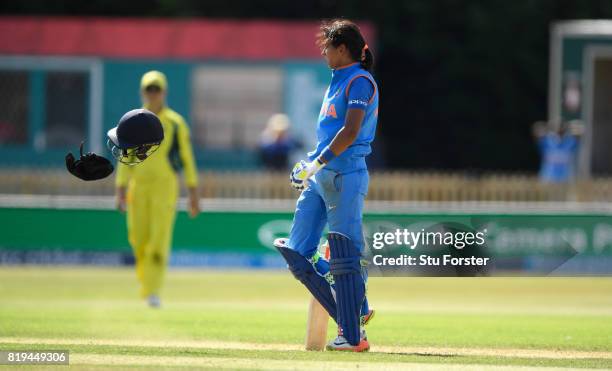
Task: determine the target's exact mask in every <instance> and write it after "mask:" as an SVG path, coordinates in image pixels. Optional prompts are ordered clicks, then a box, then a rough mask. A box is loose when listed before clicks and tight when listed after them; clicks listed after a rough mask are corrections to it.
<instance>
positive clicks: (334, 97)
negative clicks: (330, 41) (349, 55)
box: [308, 63, 378, 172]
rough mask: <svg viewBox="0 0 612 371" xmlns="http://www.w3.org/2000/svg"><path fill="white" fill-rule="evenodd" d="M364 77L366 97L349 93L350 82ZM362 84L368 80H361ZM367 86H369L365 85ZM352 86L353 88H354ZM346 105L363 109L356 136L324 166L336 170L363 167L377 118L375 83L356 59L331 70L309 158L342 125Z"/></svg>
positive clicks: (364, 167) (317, 153) (322, 147)
mask: <svg viewBox="0 0 612 371" xmlns="http://www.w3.org/2000/svg"><path fill="white" fill-rule="evenodd" d="M361 77H363V78H365V79H367V80H369V81H370V83H371V90H370V92H371V94H369V95H367V96H369V97H370V98H369V99H364V98H360V97H361V96H360V95H359V94H357V95H355V94H351V91H352V87H353V84H355V85H357V84H358V83H359V85H360V89H359V91H365V89H362V88H361V87H362V85H363V84H362V83H363V82H364V81H365V80H364V79H363V78H361ZM365 84H368V83H367V81H365ZM368 87H369V86H368ZM355 90H356V89H355ZM349 108H359V109H364V110H365V116H364V118H363V122H362V123H361V129H360V130H359V134H358V135H357V138H356V139H355V141H354V142H353V144H351V145H350V146H349V147H348V148H347V149H346V150H345V151H344V152H342V153H341V154H340V155H339V156H337V157H336V158H334V159H333V160H331V161H330V162H329V163H328V164H327V165H326V168H327V169H330V170H335V171H338V172H350V171H355V170H360V169H366V168H367V167H366V162H365V157H366V156H367V155H369V154H370V152H372V149H371V147H370V143H371V142H372V141H373V140H374V136H375V135H376V122H377V120H378V87H377V85H376V82H375V81H374V78H373V77H372V75H371V74H370V73H369V72H368V71H366V70H364V69H363V68H361V66H360V64H359V63H353V64H350V65H348V66H346V67H342V68H338V69H335V70H333V72H332V80H331V83H330V84H329V87H328V88H327V91H326V92H325V97H324V99H323V105H322V106H321V112H320V113H319V120H318V124H317V139H318V143H317V148H316V149H315V150H314V151H312V152H310V153H308V156H309V158H310V160H311V161H312V160H314V159H315V158H317V156H319V155H320V154H321V152H322V151H323V150H324V149H325V147H327V146H328V145H329V144H330V143H331V141H332V139H334V137H335V136H336V134H337V133H338V131H340V129H342V127H343V126H344V123H345V119H346V113H347V111H348V109H349Z"/></svg>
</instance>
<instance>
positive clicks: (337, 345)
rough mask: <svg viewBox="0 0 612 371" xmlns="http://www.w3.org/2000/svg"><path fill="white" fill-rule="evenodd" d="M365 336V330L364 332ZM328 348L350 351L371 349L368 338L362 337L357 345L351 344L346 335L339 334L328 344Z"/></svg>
mask: <svg viewBox="0 0 612 371" xmlns="http://www.w3.org/2000/svg"><path fill="white" fill-rule="evenodd" d="M362 335H363V336H365V332H364V333H362ZM326 348H327V350H334V351H348V352H367V351H368V350H370V344H369V343H368V340H367V338H365V337H362V338H361V340H360V341H359V344H357V345H351V344H350V343H349V342H348V341H347V340H346V338H345V337H344V336H342V335H338V337H337V338H335V339H334V340H332V341H330V342H329V343H328V344H327V347H326Z"/></svg>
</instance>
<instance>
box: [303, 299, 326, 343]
mask: <svg viewBox="0 0 612 371" xmlns="http://www.w3.org/2000/svg"><path fill="white" fill-rule="evenodd" d="M328 322H329V314H327V311H326V310H325V308H323V306H322V305H321V304H320V303H319V302H318V301H317V299H315V298H314V297H313V298H310V305H309V306H308V321H307V322H306V350H316V351H322V350H323V349H325V344H326V343H327V324H328Z"/></svg>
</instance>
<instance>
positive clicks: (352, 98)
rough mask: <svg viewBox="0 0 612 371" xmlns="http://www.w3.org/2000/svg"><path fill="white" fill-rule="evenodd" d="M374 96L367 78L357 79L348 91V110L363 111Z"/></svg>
mask: <svg viewBox="0 0 612 371" xmlns="http://www.w3.org/2000/svg"><path fill="white" fill-rule="evenodd" d="M373 96H374V86H373V85H372V82H371V81H370V80H368V78H367V77H357V78H356V79H355V80H353V82H351V85H350V86H349V91H348V108H357V109H362V110H365V109H366V108H367V106H368V104H369V102H370V99H372V97H373Z"/></svg>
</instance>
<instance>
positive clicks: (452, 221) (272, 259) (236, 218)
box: [0, 207, 612, 274]
mask: <svg viewBox="0 0 612 371" xmlns="http://www.w3.org/2000/svg"><path fill="white" fill-rule="evenodd" d="M245 210H246V209H245ZM291 218H292V214H291V212H289V211H263V210H262V211H205V212H203V213H202V214H201V215H200V216H199V217H198V218H196V219H190V218H189V217H188V216H187V214H186V213H185V212H179V214H178V217H177V222H176V228H175V233H174V240H173V257H172V261H171V264H174V265H192V266H202V265H204V266H238V267H282V266H283V265H284V264H283V262H282V260H281V259H280V257H279V256H278V254H277V253H276V251H275V250H274V249H273V247H272V241H273V240H274V239H275V238H277V237H283V236H286V235H287V234H288V232H289V228H290V226H291ZM0 225H2V238H1V241H0V262H1V263H4V264H19V263H48V264H54V263H75V264H80V263H93V264H126V263H130V262H131V250H130V248H129V245H128V243H127V237H126V225H125V216H124V215H122V214H120V213H118V212H116V211H114V210H110V209H79V208H16V207H5V208H0ZM440 228H442V230H444V231H448V230H453V231H457V230H462V231H480V232H482V233H484V236H485V240H486V247H485V248H486V253H487V254H488V255H489V256H492V257H493V258H494V259H496V260H497V262H498V268H499V267H502V268H507V269H511V270H519V271H521V270H522V271H533V272H536V273H542V272H544V271H553V270H554V269H556V268H557V267H558V266H560V265H564V267H565V269H566V272H565V273H587V274H588V273H609V271H610V270H611V267H612V264H611V263H612V215H608V214H606V213H600V214H596V213H591V214H585V213H567V212H566V213H556V214H554V213H546V214H543V213H529V214H527V213H513V214H493V213H477V214H468V213H462V212H444V213H411V214H403V213H369V214H366V215H365V217H364V233H365V236H366V241H367V243H368V251H369V253H367V254H366V255H368V256H373V255H375V254H379V253H381V252H383V253H384V252H385V251H391V249H395V250H394V251H395V252H396V253H397V251H402V253H404V252H406V253H408V254H419V253H424V252H426V250H424V249H426V248H427V246H420V247H419V248H417V249H408V248H407V247H406V246H395V245H393V246H391V247H389V248H387V249H386V250H385V249H381V250H377V249H374V248H372V241H373V238H374V237H375V234H376V233H378V234H380V233H393V232H395V231H397V230H409V231H413V232H419V231H421V232H426V231H435V230H440ZM397 249H405V251H404V250H397ZM419 249H420V250H419ZM464 251H469V250H468V249H467V248H466V249H465V250H464Z"/></svg>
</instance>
